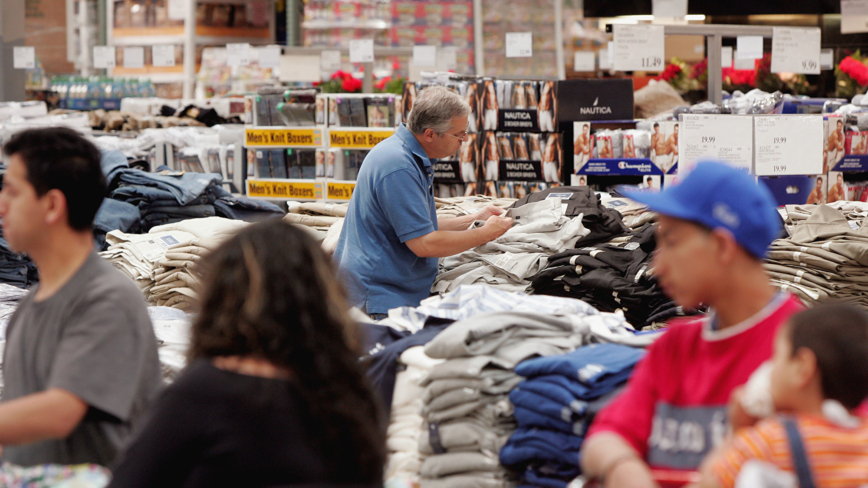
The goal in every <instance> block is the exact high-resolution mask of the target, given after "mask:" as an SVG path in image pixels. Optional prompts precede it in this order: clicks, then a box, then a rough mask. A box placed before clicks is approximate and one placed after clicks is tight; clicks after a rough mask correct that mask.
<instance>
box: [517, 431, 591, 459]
mask: <svg viewBox="0 0 868 488" xmlns="http://www.w3.org/2000/svg"><path fill="white" fill-rule="evenodd" d="M583 440H584V438H583V437H579V436H575V435H569V434H565V433H562V432H555V431H552V430H546V429H535V428H530V429H528V428H524V427H519V428H518V429H517V430H516V431H515V432H514V433H513V434H512V436H511V437H510V438H509V440H508V441H507V442H506V445H504V446H503V449H501V450H500V462H501V464H503V465H505V466H514V465H522V464H527V463H530V462H532V461H541V462H546V461H554V462H559V463H562V464H566V465H570V466H578V463H579V461H578V460H579V449H580V448H581V447H582V441H583Z"/></svg>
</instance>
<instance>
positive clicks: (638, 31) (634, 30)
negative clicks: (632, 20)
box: [613, 24, 666, 71]
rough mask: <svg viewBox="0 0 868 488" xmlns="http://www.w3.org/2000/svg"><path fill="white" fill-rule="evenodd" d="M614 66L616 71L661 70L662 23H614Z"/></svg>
mask: <svg viewBox="0 0 868 488" xmlns="http://www.w3.org/2000/svg"><path fill="white" fill-rule="evenodd" d="M613 27H614V30H615V41H614V42H615V53H614V68H615V70H617V71H663V68H664V64H665V63H664V62H663V60H664V59H666V58H665V56H664V47H665V46H664V38H665V37H664V31H663V29H664V27H663V26H662V25H628V24H615V25H614V26H613Z"/></svg>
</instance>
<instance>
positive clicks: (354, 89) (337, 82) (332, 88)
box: [314, 70, 362, 93]
mask: <svg viewBox="0 0 868 488" xmlns="http://www.w3.org/2000/svg"><path fill="white" fill-rule="evenodd" d="M314 85H317V84H316V83H315V84H314ZM318 86H320V87H322V91H323V93H361V91H362V80H360V79H358V78H356V77H355V76H353V74H352V73H347V72H346V71H341V70H338V71H335V72H334V74H332V77H331V79H329V81H326V82H323V83H320V84H318Z"/></svg>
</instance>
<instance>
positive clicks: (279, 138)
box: [244, 127, 324, 202]
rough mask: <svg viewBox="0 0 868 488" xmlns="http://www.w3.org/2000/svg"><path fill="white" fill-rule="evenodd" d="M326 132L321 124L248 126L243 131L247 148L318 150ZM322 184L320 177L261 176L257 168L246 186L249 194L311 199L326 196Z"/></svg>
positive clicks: (282, 198) (286, 198)
mask: <svg viewBox="0 0 868 488" xmlns="http://www.w3.org/2000/svg"><path fill="white" fill-rule="evenodd" d="M323 134H324V130H323V129H322V128H320V127H294V128H288V127H248V128H247V129H246V130H245V131H244V147H245V149H252V150H254V151H255V150H273V149H318V148H322V147H323ZM248 164H250V161H249V160H248ZM255 167H256V166H255V164H254V168H255ZM323 185H324V183H323V181H321V180H317V179H314V180H311V179H282V178H281V179H278V178H261V177H260V175H259V170H258V168H257V169H256V170H255V172H254V176H253V178H248V179H247V183H246V185H245V186H246V193H247V196H250V197H255V198H265V199H269V200H297V201H308V202H311V201H321V200H322V199H323Z"/></svg>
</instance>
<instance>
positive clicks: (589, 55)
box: [573, 51, 597, 72]
mask: <svg viewBox="0 0 868 488" xmlns="http://www.w3.org/2000/svg"><path fill="white" fill-rule="evenodd" d="M596 61H597V57H596V56H595V55H594V52H593V51H576V52H575V53H574V54H573V71H585V72H587V71H595V70H596V67H597V66H596V64H595V63H596Z"/></svg>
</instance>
